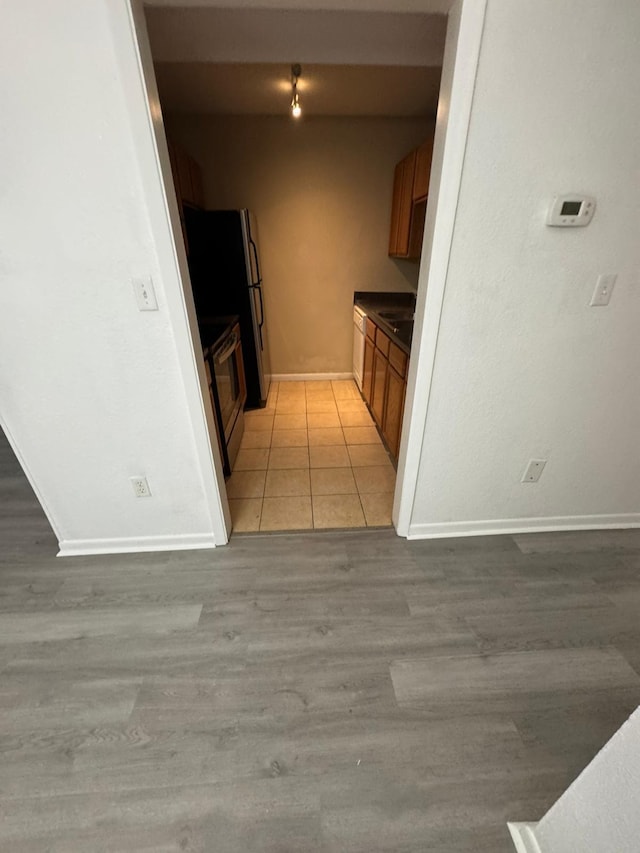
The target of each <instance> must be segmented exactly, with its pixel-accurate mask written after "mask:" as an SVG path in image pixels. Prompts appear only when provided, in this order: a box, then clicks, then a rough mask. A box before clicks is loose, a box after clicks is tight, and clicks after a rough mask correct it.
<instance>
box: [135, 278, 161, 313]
mask: <svg viewBox="0 0 640 853" xmlns="http://www.w3.org/2000/svg"><path fill="white" fill-rule="evenodd" d="M131 283H132V284H133V292H134V293H135V295H136V302H137V303H138V308H139V309H140V311H157V310H158V300H157V299H156V292H155V290H154V287H153V279H152V278H151V276H150V275H147V276H144V277H142V278H134V279H132V280H131Z"/></svg>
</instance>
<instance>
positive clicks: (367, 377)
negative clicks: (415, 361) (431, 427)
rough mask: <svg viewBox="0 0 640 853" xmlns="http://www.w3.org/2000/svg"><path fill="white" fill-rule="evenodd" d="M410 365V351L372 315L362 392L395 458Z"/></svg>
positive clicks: (365, 348)
mask: <svg viewBox="0 0 640 853" xmlns="http://www.w3.org/2000/svg"><path fill="white" fill-rule="evenodd" d="M374 341H375V345H374ZM378 344H379V345H380V346H378ZM407 367H408V359H407V356H406V354H405V353H404V352H403V351H402V350H401V349H400V348H399V347H398V346H396V344H394V343H393V342H392V341H390V340H389V338H388V337H387V335H386V334H385V333H384V332H383V331H382V330H380V329H377V327H376V326H375V324H373V323H372V321H371V318H369V317H368V318H367V337H366V338H365V342H364V367H363V379H362V395H363V397H364V399H365V400H366V402H367V404H368V406H369V410H370V411H371V414H372V415H373V418H374V420H375V422H376V424H377V425H378V427H379V428H380V431H381V433H382V436H383V438H384V441H385V443H386V445H387V448H388V450H389V452H390V453H391V455H392V456H393V457H394V459H397V457H398V449H399V447H400V435H401V432H402V418H403V415H404V398H405V396H406V392H407V380H406V375H407Z"/></svg>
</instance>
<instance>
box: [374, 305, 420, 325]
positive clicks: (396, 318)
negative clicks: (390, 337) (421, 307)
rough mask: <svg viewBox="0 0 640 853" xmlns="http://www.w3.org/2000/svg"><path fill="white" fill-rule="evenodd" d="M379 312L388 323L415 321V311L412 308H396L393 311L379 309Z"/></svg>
mask: <svg viewBox="0 0 640 853" xmlns="http://www.w3.org/2000/svg"><path fill="white" fill-rule="evenodd" d="M377 314H378V315H379V316H380V317H382V319H383V320H386V321H387V323H391V324H393V323H396V322H411V323H412V322H413V311H412V310H411V309H410V308H395V309H394V310H392V311H378V312H377Z"/></svg>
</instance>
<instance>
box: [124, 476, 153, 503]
mask: <svg viewBox="0 0 640 853" xmlns="http://www.w3.org/2000/svg"><path fill="white" fill-rule="evenodd" d="M129 480H130V482H131V487H132V489H133V493H134V495H135V496H136V497H137V498H150V497H151V489H150V488H149V483H148V482H147V478H146V477H129Z"/></svg>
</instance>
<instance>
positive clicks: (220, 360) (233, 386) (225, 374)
mask: <svg viewBox="0 0 640 853" xmlns="http://www.w3.org/2000/svg"><path fill="white" fill-rule="evenodd" d="M237 344H238V339H237V336H236V335H235V334H234V335H230V336H229V338H227V339H226V340H225V342H224V343H223V344H222V346H221V347H220V348H219V349H218V350H217V352H216V353H215V354H214V357H213V368H214V371H215V379H216V389H217V391H218V404H219V406H220V415H221V418H222V424H223V427H224V432H225V437H226V438H228V437H229V434H230V433H231V430H232V428H233V420H234V418H233V416H234V413H235V412H236V409H237V406H238V399H239V397H240V381H239V377H238V363H237V359H236V357H235V351H236V347H237Z"/></svg>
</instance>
